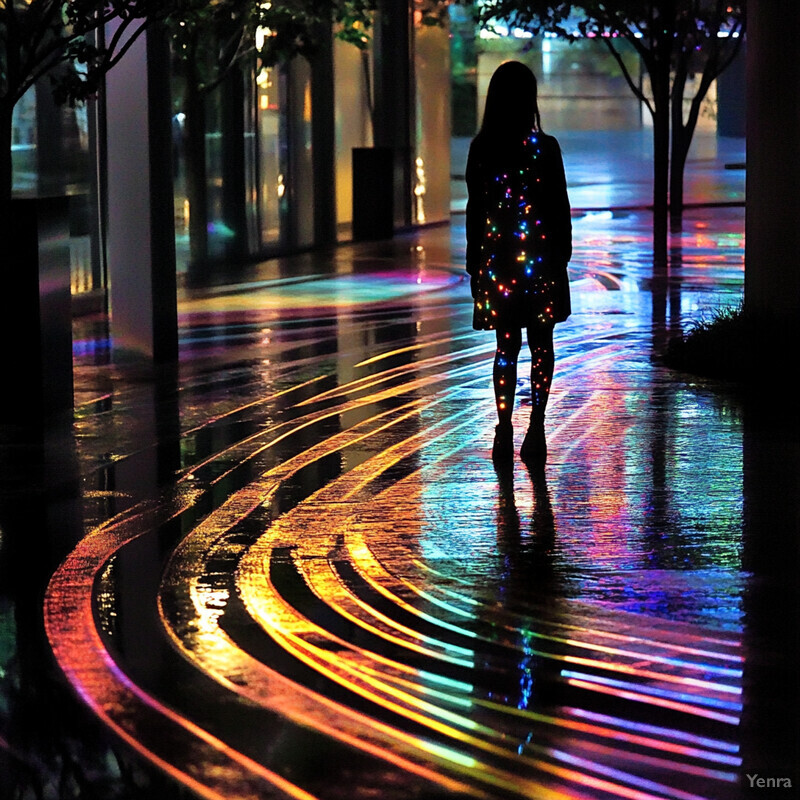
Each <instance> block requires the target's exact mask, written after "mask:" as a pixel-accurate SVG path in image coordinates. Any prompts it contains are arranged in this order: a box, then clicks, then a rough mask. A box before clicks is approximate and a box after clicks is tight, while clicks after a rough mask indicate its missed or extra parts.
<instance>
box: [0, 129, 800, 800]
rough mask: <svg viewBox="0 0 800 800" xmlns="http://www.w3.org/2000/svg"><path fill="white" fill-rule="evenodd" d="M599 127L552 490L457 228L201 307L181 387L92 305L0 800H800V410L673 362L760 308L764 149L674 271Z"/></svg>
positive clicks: (551, 422) (553, 445)
mask: <svg viewBox="0 0 800 800" xmlns="http://www.w3.org/2000/svg"><path fill="white" fill-rule="evenodd" d="M581 136H584V135H580V136H579V135H576V136H575V139H574V140H572V141H571V142H568V141H567V139H566V138H563V139H562V146H563V147H564V152H565V161H566V166H567V174H568V179H569V181H570V185H571V187H573V188H572V190H571V198H572V202H573V206H574V207H575V213H574V220H573V222H574V238H575V255H574V259H573V262H572V264H571V265H570V277H571V285H572V297H573V315H572V317H571V318H570V320H569V321H568V322H567V323H565V324H563V325H559V326H558V327H557V329H556V337H555V346H556V374H555V378H554V386H553V393H552V396H551V401H550V405H549V407H548V416H547V431H548V443H549V452H550V456H549V460H548V463H547V466H546V468H545V470H544V471H543V472H534V473H530V472H529V471H528V470H527V469H526V468H525V467H524V466H523V465H522V463H521V462H519V460H518V459H517V460H516V463H515V464H514V466H513V468H512V469H510V470H508V469H506V470H504V469H501V470H499V471H498V470H496V469H495V468H494V467H493V465H492V461H491V459H490V457H489V452H490V448H491V441H492V434H493V427H494V419H493V415H494V404H493V400H492V396H491V385H490V374H491V360H492V355H493V343H492V340H491V337H490V336H487V334H485V333H480V332H474V331H472V330H471V328H470V319H471V305H470V301H469V297H468V284H467V283H466V282H465V281H464V280H463V274H462V269H461V264H462V263H463V251H464V241H463V238H464V229H463V215H460V214H458V213H457V214H455V215H454V217H453V220H452V224H451V225H449V226H439V227H432V228H428V229H424V230H421V231H417V232H414V233H409V234H403V235H398V236H397V237H396V238H395V239H394V240H393V241H391V242H379V243H371V244H359V245H347V246H342V247H340V248H338V249H336V250H335V251H334V252H332V253H329V254H327V255H324V254H319V253H318V254H306V255H302V256H297V257H294V258H287V259H281V260H276V261H272V262H268V263H265V264H262V265H259V266H257V267H254V268H253V269H252V270H248V272H247V274H243V275H242V276H241V280H239V281H237V282H236V283H235V284H231V283H225V284H220V285H218V286H214V287H209V288H206V289H203V290H197V289H195V290H191V291H189V290H186V291H185V292H183V293H182V296H181V299H180V309H179V312H180V326H181V329H180V332H181V361H180V366H179V368H178V370H177V371H174V372H165V373H164V374H160V375H159V376H157V378H156V379H152V378H149V377H147V376H143V375H136V374H132V373H131V372H130V371H126V370H122V369H120V368H118V367H115V366H113V365H111V364H110V363H109V358H108V353H109V347H110V342H109V340H108V337H107V335H106V325H105V320H103V319H102V318H97V319H93V318H83V319H81V320H78V321H76V325H75V345H74V351H75V368H76V418H75V423H74V426H73V428H72V430H71V431H68V432H65V433H61V434H53V436H52V437H51V439H50V440H48V441H47V442H46V443H45V446H44V447H43V448H41V447H39V446H37V445H36V444H35V443H30V442H23V443H21V444H20V443H17V444H16V445H14V446H13V447H12V446H11V445H7V446H5V448H4V451H3V464H4V469H3V473H2V479H3V482H2V513H3V516H2V518H1V520H2V522H1V524H2V543H1V545H2V549H0V568H2V577H3V584H4V586H6V587H7V589H6V591H5V592H4V593H3V596H2V600H1V601H0V602H1V603H2V605H0V614H1V615H2V616H1V617H0V619H1V620H2V637H3V638H2V640H0V645H1V646H2V650H0V655H1V656H2V659H3V660H2V662H0V681H2V684H1V686H2V692H3V694H2V698H3V699H2V704H1V705H0V719H1V720H2V728H0V753H1V754H2V755H1V756H0V757H1V758H2V759H3V766H4V769H0V774H1V775H3V777H0V796H2V797H6V796H8V797H28V796H31V797H35V796H41V797H51V796H52V797H67V796H69V797H72V796H81V797H89V796H97V797H103V798H109V797H134V796H142V797H155V798H161V797H192V796H201V797H213V798H266V797H294V798H320V799H321V800H322V799H323V798H331V799H335V798H344V797H346V798H348V799H350V798H381V799H382V800H383V798H387V799H389V800H393V799H394V798H397V799H398V800H400V799H403V800H404V799H405V798H440V797H441V798H444V797H454V796H459V797H461V796H463V797H480V798H506V797H508V798H631V799H632V800H652V799H654V798H675V799H676V800H690V799H694V798H709V799H711V798H720V799H721V800H727V799H728V798H731V800H735V799H736V798H741V797H749V796H753V797H784V796H785V797H792V796H795V794H796V792H797V786H798V785H800V784H798V781H800V775H798V771H797V764H798V763H799V762H800V759H798V755H799V752H798V750H799V748H798V742H799V741H800V736H798V734H799V733H800V726H799V725H798V716H797V712H798V708H799V705H798V698H797V685H798V681H797V668H798V624H797V623H798V613H797V612H798V602H797V601H798V592H797V567H798V519H800V516H799V515H798V511H800V508H799V505H800V504H799V503H798V497H799V496H800V493H798V488H799V487H798V475H800V470H798V456H799V455H800V439H799V438H798V431H797V422H796V419H794V414H793V413H792V412H793V409H792V404H791V402H790V401H789V400H788V399H787V398H780V397H771V396H769V380H768V379H766V380H764V382H763V383H764V390H763V391H761V392H757V393H754V394H753V393H742V392H738V391H732V390H730V389H729V388H726V387H724V386H722V385H720V384H718V383H715V382H713V381H707V380H703V379H699V378H695V377H691V376H688V375H681V374H676V373H674V372H671V371H670V370H668V369H666V368H665V367H664V366H662V365H661V363H660V354H661V353H662V352H663V348H664V346H665V344H666V342H667V341H668V340H669V338H670V336H672V335H674V334H675V333H676V332H678V331H679V330H681V328H682V327H683V326H685V325H687V324H689V323H690V322H691V321H692V320H696V319H699V318H702V317H703V316H704V315H707V314H710V313H713V311H714V310H715V309H718V308H720V307H726V306H731V305H736V304H737V303H738V301H739V300H740V298H741V293H742V284H743V252H744V236H743V234H744V209H743V207H742V206H741V202H742V200H743V191H744V174H743V172H742V171H741V170H737V169H733V168H731V167H732V166H734V165H736V164H737V163H740V162H742V161H743V160H744V154H743V150H742V147H741V142H721V143H716V141H711V140H705V139H704V140H702V141H700V142H699V144H698V147H697V149H696V151H695V158H694V160H693V161H692V162H691V165H690V175H689V178H690V180H689V187H690V190H689V194H688V197H689V200H690V202H691V203H693V204H696V205H695V206H693V207H691V208H690V209H689V210H688V211H687V213H686V218H685V221H684V230H683V232H682V233H681V234H673V235H672V239H671V243H670V253H671V260H670V265H669V268H668V269H667V270H666V271H662V272H657V273H654V270H653V264H652V256H651V255H650V247H649V245H650V242H649V239H650V222H651V220H650V216H649V213H648V212H647V211H646V209H644V208H643V207H642V206H644V205H646V203H647V202H648V200H649V198H648V196H647V193H648V191H649V185H648V182H647V178H646V173H645V171H644V170H645V169H646V168H649V162H648V161H647V143H646V140H644V139H641V138H639V139H636V140H635V141H637V142H638V145H636V146H637V147H638V148H639V149H638V150H636V149H635V148H634V147H633V144H632V143H631V142H627V143H626V142H622V141H617V142H616V144H615V146H614V147H612V148H605V149H604V148H602V147H597V146H596V145H595V142H594V141H593V140H591V139H590V138H589V137H585V136H584V138H583V139H581ZM565 137H566V135H565ZM632 141H633V140H632ZM634 153H639V154H640V157H638V156H636V157H634V156H632V155H631V154H634ZM637 159H638V160H637ZM454 205H455V206H456V208H457V207H458V197H457V196H456V197H455V203H454ZM753 368H754V367H753V365H743V369H753ZM525 371H526V370H525V368H524V366H523V368H522V369H521V370H520V374H524V373H525ZM518 396H519V400H518V406H517V411H516V412H515V428H516V438H517V446H519V444H520V441H521V437H522V434H523V433H524V427H525V420H526V418H527V414H526V404H527V402H528V398H529V386H528V385H527V383H526V381H525V380H524V379H521V380H520V383H519V387H518ZM42 598H43V602H42ZM42 607H43V609H44V615H43V622H42ZM74 698H78V700H77V701H76V700H74ZM86 709H89V712H87V711H86ZM787 783H790V784H791V786H787ZM73 789H74V792H73V793H72V794H70V791H72V790H73ZM37 790H40V791H39V794H37ZM3 792H5V793H3Z"/></svg>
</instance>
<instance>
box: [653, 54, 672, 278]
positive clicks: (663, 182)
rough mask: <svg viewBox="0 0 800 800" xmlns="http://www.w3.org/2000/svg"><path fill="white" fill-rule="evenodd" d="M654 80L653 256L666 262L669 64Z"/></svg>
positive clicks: (662, 262) (660, 261)
mask: <svg viewBox="0 0 800 800" xmlns="http://www.w3.org/2000/svg"><path fill="white" fill-rule="evenodd" d="M650 77H651V80H652V82H653V107H654V113H653V258H654V261H655V263H656V264H666V260H667V237H668V232H669V231H668V214H669V199H668V198H669V196H668V191H669V63H668V62H667V68H666V70H664V69H660V70H659V71H658V72H657V73H655V74H651V76H650Z"/></svg>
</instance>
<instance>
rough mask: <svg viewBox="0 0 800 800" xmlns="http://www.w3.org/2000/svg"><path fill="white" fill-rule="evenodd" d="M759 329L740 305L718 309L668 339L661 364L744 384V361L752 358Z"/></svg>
mask: <svg viewBox="0 0 800 800" xmlns="http://www.w3.org/2000/svg"><path fill="white" fill-rule="evenodd" d="M760 340H761V336H760V330H759V328H758V326H757V325H756V322H755V320H754V319H752V318H751V317H750V316H749V315H747V314H746V313H745V312H744V308H743V307H742V305H741V304H740V305H738V306H735V307H732V308H723V309H720V310H718V311H716V312H714V314H712V315H711V316H710V317H709V318H708V319H703V320H699V321H697V322H693V323H692V324H691V325H690V326H689V327H688V328H687V330H686V331H685V332H684V333H683V335H682V336H678V337H675V338H673V339H672V340H670V342H669V344H668V346H667V351H666V353H665V354H664V363H665V364H666V365H667V366H668V367H671V368H672V369H677V370H680V371H682V372H689V373H691V374H694V375H701V376H705V377H708V378H718V379H721V380H725V381H728V382H732V383H737V384H738V383H745V382H746V380H747V373H748V372H749V370H748V369H747V366H746V365H748V364H752V363H753V361H752V359H753V358H755V357H756V355H757V353H756V350H757V342H758V341H760Z"/></svg>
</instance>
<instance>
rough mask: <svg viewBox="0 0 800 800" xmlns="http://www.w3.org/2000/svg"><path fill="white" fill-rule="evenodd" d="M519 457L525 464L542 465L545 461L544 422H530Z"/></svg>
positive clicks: (545, 440)
mask: <svg viewBox="0 0 800 800" xmlns="http://www.w3.org/2000/svg"><path fill="white" fill-rule="evenodd" d="M519 457H520V458H521V459H522V460H523V461H524V462H525V463H526V464H537V465H540V464H544V462H545V461H547V439H546V438H545V435H544V420H542V421H541V422H531V424H530V425H529V426H528V432H527V433H526V434H525V438H524V439H523V440H522V447H520V449H519Z"/></svg>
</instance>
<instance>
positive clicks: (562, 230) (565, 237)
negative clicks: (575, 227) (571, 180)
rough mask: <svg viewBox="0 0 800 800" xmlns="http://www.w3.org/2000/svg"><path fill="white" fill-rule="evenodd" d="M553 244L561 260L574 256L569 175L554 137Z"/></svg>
mask: <svg viewBox="0 0 800 800" xmlns="http://www.w3.org/2000/svg"><path fill="white" fill-rule="evenodd" d="M551 163H552V173H551V176H552V177H551V180H552V188H551V191H552V198H553V245H554V252H555V254H556V257H557V258H558V260H559V261H561V262H563V263H564V264H566V263H567V262H568V261H569V260H570V259H571V258H572V212H571V209H570V205H569V195H568V194H567V176H566V173H565V172H564V159H563V157H562V155H561V148H560V147H559V145H558V142H557V141H556V140H555V139H553V154H552V159H551Z"/></svg>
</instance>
